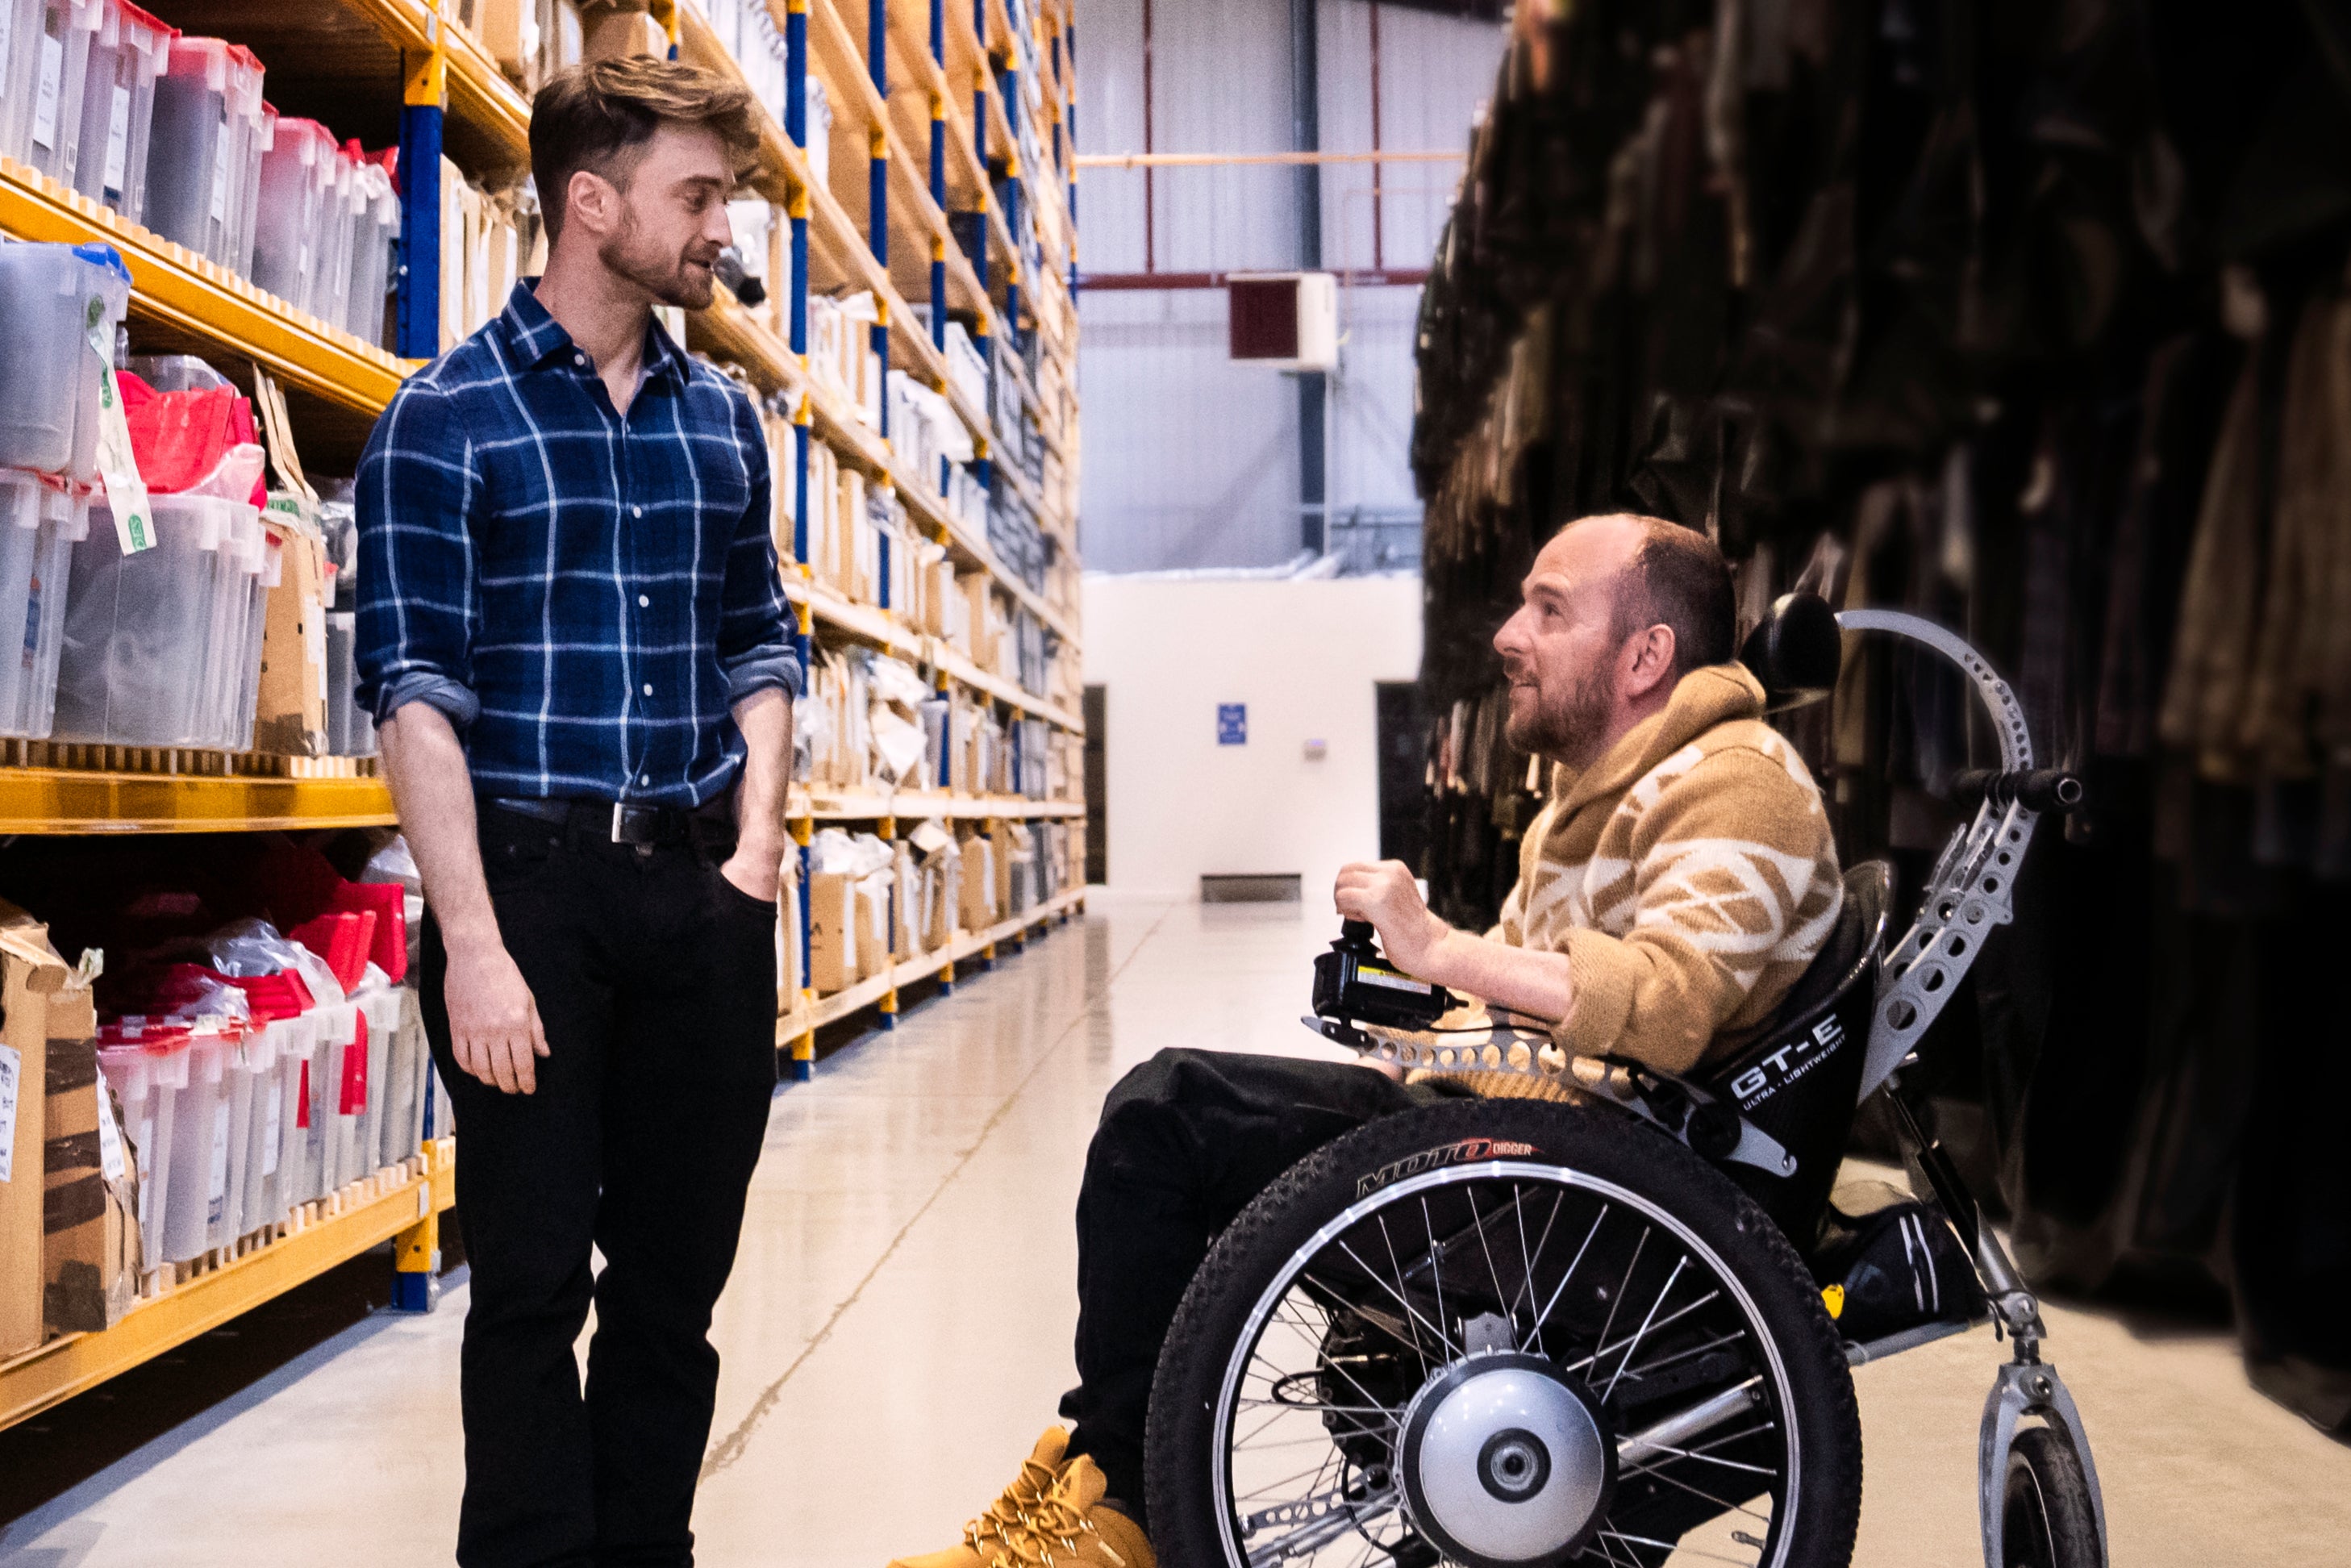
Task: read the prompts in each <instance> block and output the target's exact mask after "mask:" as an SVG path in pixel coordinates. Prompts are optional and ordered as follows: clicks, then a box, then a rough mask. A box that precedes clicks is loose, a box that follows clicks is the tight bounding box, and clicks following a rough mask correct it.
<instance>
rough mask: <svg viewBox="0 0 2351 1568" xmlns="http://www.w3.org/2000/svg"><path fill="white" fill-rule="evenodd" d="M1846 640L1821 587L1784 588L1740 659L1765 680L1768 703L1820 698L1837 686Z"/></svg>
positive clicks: (1773, 707) (1797, 703)
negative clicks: (1808, 589) (1815, 590)
mask: <svg viewBox="0 0 2351 1568" xmlns="http://www.w3.org/2000/svg"><path fill="white" fill-rule="evenodd" d="M1843 658H1844V637H1843V635H1842V633H1840V632H1838V631H1837V622H1836V612H1834V611H1833V610H1831V609H1830V608H1829V605H1828V601H1827V600H1825V599H1823V598H1822V597H1821V596H1820V595H1818V594H1816V593H1783V594H1782V595H1781V596H1780V597H1779V598H1777V599H1775V600H1773V601H1771V610H1770V611H1768V612H1766V613H1765V614H1764V617H1763V619H1762V620H1761V621H1759V622H1756V623H1755V630H1753V631H1752V632H1749V633H1748V634H1747V641H1746V642H1745V643H1742V644H1741V645H1740V650H1739V662H1740V664H1745V665H1746V666H1747V667H1748V668H1749V669H1750V670H1751V671H1753V672H1754V674H1755V678H1756V679H1757V680H1759V681H1761V682H1762V683H1763V695H1764V707H1765V710H1766V711H1767V712H1771V713H1778V712H1780V711H1781V710H1782V709H1784V708H1792V707H1802V706H1804V705H1805V704H1806V703H1815V702H1818V701H1820V700H1821V699H1822V698H1823V697H1824V696H1827V695H1829V694H1830V693H1831V692H1833V691H1834V690H1835V689H1836V682H1837V665H1838V664H1839V663H1840V662H1841V661H1842V660H1843Z"/></svg>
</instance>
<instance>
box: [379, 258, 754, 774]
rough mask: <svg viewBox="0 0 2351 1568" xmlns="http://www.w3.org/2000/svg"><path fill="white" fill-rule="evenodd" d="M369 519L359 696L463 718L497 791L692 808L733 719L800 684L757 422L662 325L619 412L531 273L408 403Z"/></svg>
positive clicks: (423, 375) (395, 419)
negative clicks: (762, 697) (741, 708)
mask: <svg viewBox="0 0 2351 1568" xmlns="http://www.w3.org/2000/svg"><path fill="white" fill-rule="evenodd" d="M358 513H359V529H360V559H359V584H358V587H359V628H358V631H359V645H358V661H359V674H360V689H359V700H360V703H361V704H362V705H363V706H366V707H367V708H368V709H369V710H370V711H371V712H373V713H374V714H375V715H376V716H377V718H378V719H379V720H380V721H381V719H384V718H387V717H389V716H391V714H392V711H393V710H394V709H396V708H399V707H401V706H404V705H405V704H408V703H412V702H423V703H428V704H430V705H432V706H434V707H436V708H438V709H440V710H441V711H442V712H443V713H444V714H446V715H447V716H449V719H450V722H451V723H452V724H453V725H455V727H456V729H457V731H458V733H459V734H460V735H461V736H462V737H464V738H465V752H466V757H467V758H468V760H469V762H470V764H471V767H472V770H473V776H474V784H475V789H476V790H477V791H478V792H479V793H481V794H483V795H486V796H495V795H506V796H522V797H528V798H532V799H562V798H578V799H588V800H630V801H633V802H641V803H645V804H652V805H664V806H681V807H683V806H697V805H700V804H701V803H702V802H704V801H705V800H710V799H711V798H712V797H714V796H716V795H717V794H719V793H721V792H723V791H724V790H725V789H727V788H728V787H729V786H730V785H731V784H732V783H733V781H734V779H735V775H736V774H737V771H738V770H739V769H740V768H741V767H742V761H743V750H744V747H743V737H742V734H741V732H740V731H738V730H737V728H736V727H735V721H734V717H733V715H732V709H733V707H734V706H735V705H736V704H737V703H740V702H741V701H743V699H744V698H746V697H747V696H749V695H752V694H753V693H754V692H757V691H759V690H761V689H762V688H764V687H768V686H774V687H778V688H779V689H781V690H782V691H784V692H785V693H786V694H788V695H797V694H798V693H799V689H800V681H801V670H800V664H799V657H798V655H797V654H796V653H794V651H793V646H792V642H791V639H790V637H789V632H788V629H787V621H786V613H787V612H786V609H785V602H784V598H783V594H782V591H781V585H780V582H779V580H778V576H777V571H776V551H775V546H774V545H773V543H772V542H771V541H770V539H769V538H768V526H769V524H768V513H769V481H768V447H767V442H766V439H765V437H764V435H763V434H762V432H761V430H760V428H759V420H758V414H757V413H755V412H754V411H753V409H752V406H751V402H750V400H749V399H748V398H747V397H746V396H744V394H743V392H741V391H740V390H739V389H737V387H736V386H735V385H734V384H733V383H732V382H728V381H727V380H726V378H725V377H724V376H722V375H720V374H718V373H717V372H716V371H713V370H711V369H710V368H709V367H708V366H706V365H698V364H696V363H695V362H694V361H691V360H689V359H688V358H687V357H686V356H685V355H684V352H682V351H681V350H679V349H678V347H677V345H676V344H674V343H673V342H672V341H671V340H670V339H669V337H668V335H667V334H666V333H664V331H662V330H661V329H660V328H659V327H658V326H655V327H653V328H652V329H650V331H649V334H648V340H647V343H646V348H645V374H644V379H643V382H642V383H641V384H640V386H639V388H638V392H637V395H636V397H635V398H634V399H633V400H632V402H630V404H629V412H628V414H627V416H626V417H625V418H623V417H622V415H620V414H618V413H614V412H613V408H612V402H611V397H610V396H609V395H608V394H607V392H606V391H605V388H604V383H603V382H601V380H599V379H598V377H597V374H596V369H595V367H594V366H593V365H592V364H590V362H589V361H588V358H587V356H586V355H585V354H583V353H581V352H580V350H577V349H575V348H574V347H573V346H572V342H571V338H570V336H569V334H568V333H567V332H565V331H564V329H562V328H561V327H560V326H559V325H557V324H556V321H555V319H554V318H553V317H552V316H549V314H548V313H547V310H546V308H544V307H542V306H541V305H540V304H539V302H538V297H537V296H536V295H534V294H533V293H532V291H531V284H530V283H528V282H525V283H521V284H517V286H516V287H515V291H514V295H513V297H512V298H510V299H508V300H507V308H506V310H505V312H504V313H503V314H502V315H500V316H499V317H498V318H497V319H496V320H494V321H492V322H491V323H490V324H489V325H488V326H486V327H484V328H483V329H481V330H480V331H478V332H476V333H475V334H474V335H473V336H472V337H471V338H468V339H467V340H465V341H464V342H463V343H460V344H459V345H457V347H456V348H455V349H453V350H450V351H449V352H448V353H446V354H444V355H443V356H441V358H439V359H438V360H435V361H433V362H432V363H431V364H429V365H427V366H425V367H424V368H423V370H421V371H417V372H416V374H415V375H413V376H412V377H410V378H409V379H408V381H407V382H404V383H403V384H402V386H401V388H400V390H399V392H396V393H395V394H394V395H393V397H392V404H391V406H390V407H388V408H386V409H385V410H384V412H383V415H382V417H381V418H380V419H378V420H377V421H376V425H375V432H374V434H372V435H371V437H370V438H369V440H368V445H367V453H366V455H365V456H363V457H362V458H361V459H360V473H359V482H358Z"/></svg>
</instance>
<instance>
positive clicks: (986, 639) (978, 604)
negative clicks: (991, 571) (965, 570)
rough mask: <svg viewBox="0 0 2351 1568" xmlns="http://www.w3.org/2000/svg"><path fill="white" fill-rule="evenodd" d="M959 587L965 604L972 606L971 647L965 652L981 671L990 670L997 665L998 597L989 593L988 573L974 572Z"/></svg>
mask: <svg viewBox="0 0 2351 1568" xmlns="http://www.w3.org/2000/svg"><path fill="white" fill-rule="evenodd" d="M959 586H960V587H961V588H962V590H963V594H964V602H965V603H967V605H969V606H970V613H971V621H970V641H971V646H970V647H969V648H968V649H967V650H965V651H966V652H967V653H970V655H971V660H972V663H973V664H977V665H978V666H979V667H980V668H981V669H988V668H990V667H992V666H993V665H994V664H995V663H996V640H995V639H996V629H997V622H998V619H999V617H998V615H997V614H996V595H995V594H994V593H992V592H990V591H988V586H987V573H986V572H980V571H975V572H973V573H972V574H971V575H970V576H969V577H967V578H964V579H962V580H961V582H960V584H959Z"/></svg>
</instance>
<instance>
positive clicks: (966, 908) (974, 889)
mask: <svg viewBox="0 0 2351 1568" xmlns="http://www.w3.org/2000/svg"><path fill="white" fill-rule="evenodd" d="M962 861H963V866H962V876H961V881H962V884H963V886H962V892H961V894H960V902H961V906H962V914H963V928H964V929H965V930H966V931H972V932H976V931H985V930H986V929H987V927H989V926H991V925H995V924H996V918H997V916H996V908H997V904H996V856H995V854H994V852H993V846H991V845H990V844H989V843H988V841H987V840H986V839H985V838H982V837H981V836H980V835H979V834H977V833H974V834H973V835H972V836H971V837H969V838H967V839H966V840H964V841H963V855H962Z"/></svg>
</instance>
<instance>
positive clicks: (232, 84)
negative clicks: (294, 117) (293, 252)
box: [147, 38, 262, 270]
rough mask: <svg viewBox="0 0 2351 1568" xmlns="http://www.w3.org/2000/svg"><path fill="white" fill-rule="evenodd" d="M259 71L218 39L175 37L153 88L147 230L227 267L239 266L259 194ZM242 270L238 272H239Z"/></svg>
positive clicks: (239, 50)
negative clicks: (250, 214)
mask: <svg viewBox="0 0 2351 1568" xmlns="http://www.w3.org/2000/svg"><path fill="white" fill-rule="evenodd" d="M261 130H262V112H261V66H260V62H258V61H257V60H256V59H255V58H254V57H253V55H252V54H251V52H250V51H248V50H246V49H243V48H240V47H237V46H236V45H235V44H231V43H229V42H227V41H226V40H225V39H221V38H174V39H173V40H172V57H171V62H170V64H169V65H168V66H166V67H165V68H164V71H163V74H162V77H160V78H157V80H156V83H155V118H154V125H153V127H152V131H150V134H149V137H148V153H147V226H148V227H149V228H151V229H153V230H154V231H155V232H156V233H157V234H160V235H162V236H163V237H164V238H165V239H168V240H174V241H177V242H178V243H179V244H181V245H183V246H187V247H188V248H189V249H190V250H193V251H196V252H199V253H201V254H202V255H204V256H209V257H211V258H212V259H213V260H214V261H216V262H219V263H220V264H221V265H222V266H224V267H236V266H237V261H236V259H235V258H236V254H237V251H238V248H239V241H240V240H242V239H245V238H246V237H248V236H250V235H251V234H252V232H253V225H252V224H251V222H250V221H249V219H248V214H247V212H246V207H247V204H249V203H250V202H251V200H252V199H253V197H254V196H255V195H256V194H257V193H258V186H259V183H260V182H259V170H260V156H261V152H260V141H261ZM240 270H241V269H240Z"/></svg>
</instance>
